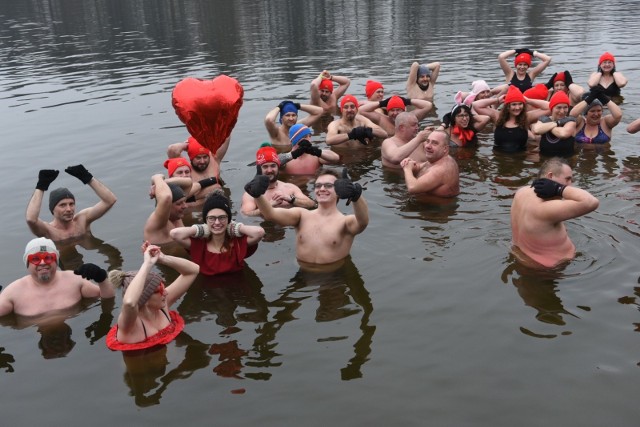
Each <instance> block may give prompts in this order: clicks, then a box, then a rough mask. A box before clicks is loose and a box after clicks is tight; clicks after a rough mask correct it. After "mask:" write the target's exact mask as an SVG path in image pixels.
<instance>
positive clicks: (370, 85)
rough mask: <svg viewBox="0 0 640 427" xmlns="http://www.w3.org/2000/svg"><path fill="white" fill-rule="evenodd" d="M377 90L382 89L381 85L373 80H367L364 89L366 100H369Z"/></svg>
mask: <svg viewBox="0 0 640 427" xmlns="http://www.w3.org/2000/svg"><path fill="white" fill-rule="evenodd" d="M378 89H384V86H382V83H380V82H377V81H375V80H367V84H366V85H365V87H364V92H365V93H366V94H367V98H371V97H372V96H373V94H374V93H375V92H376V91H377V90H378Z"/></svg>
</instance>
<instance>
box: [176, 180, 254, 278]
mask: <svg viewBox="0 0 640 427" xmlns="http://www.w3.org/2000/svg"><path fill="white" fill-rule="evenodd" d="M202 219H203V220H204V221H205V223H204V224H194V225H192V226H191V227H177V228H174V229H173V230H171V232H170V234H171V237H172V238H173V239H174V240H175V241H176V242H178V243H179V244H180V245H182V246H183V247H184V248H186V249H187V250H188V251H189V253H190V255H191V259H192V260H193V262H195V263H196V264H198V265H199V266H200V273H201V274H203V275H206V276H213V275H216V274H221V273H230V272H234V271H240V270H242V269H243V268H244V265H245V264H244V259H245V258H248V257H250V256H251V255H253V254H254V252H255V251H256V249H257V247H258V242H260V240H262V238H263V237H264V229H263V228H262V227H259V226H255V225H244V224H243V223H241V222H235V221H232V220H231V206H230V203H229V199H227V197H226V196H225V195H224V193H223V191H222V190H220V189H218V190H215V191H214V192H213V193H211V194H210V195H209V196H208V197H207V199H206V200H205V202H204V205H203V207H202Z"/></svg>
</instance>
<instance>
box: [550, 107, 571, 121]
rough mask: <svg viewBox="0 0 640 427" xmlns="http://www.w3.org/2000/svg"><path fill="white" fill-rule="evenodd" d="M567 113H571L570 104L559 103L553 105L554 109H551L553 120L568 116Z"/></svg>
mask: <svg viewBox="0 0 640 427" xmlns="http://www.w3.org/2000/svg"><path fill="white" fill-rule="evenodd" d="M567 114H569V105H568V104H558V105H556V106H555V107H553V110H552V111H551V118H552V119H553V120H558V119H561V118H563V117H567Z"/></svg>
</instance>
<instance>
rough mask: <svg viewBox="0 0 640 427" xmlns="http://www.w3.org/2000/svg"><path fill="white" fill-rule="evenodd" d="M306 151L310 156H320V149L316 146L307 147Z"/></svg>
mask: <svg viewBox="0 0 640 427" xmlns="http://www.w3.org/2000/svg"><path fill="white" fill-rule="evenodd" d="M307 153H309V154H311V155H312V156H316V157H320V156H322V150H321V149H319V148H318V147H313V146H312V147H309V148H308V149H307Z"/></svg>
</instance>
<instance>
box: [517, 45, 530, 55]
mask: <svg viewBox="0 0 640 427" xmlns="http://www.w3.org/2000/svg"><path fill="white" fill-rule="evenodd" d="M521 53H528V54H529V55H531V56H533V51H532V50H531V49H529V48H528V47H521V48H520V49H516V56H518V55H520V54H521Z"/></svg>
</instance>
